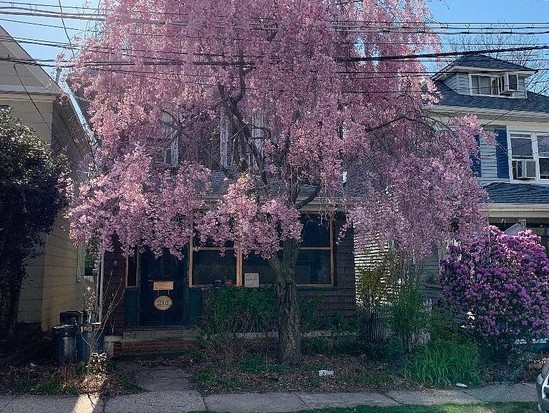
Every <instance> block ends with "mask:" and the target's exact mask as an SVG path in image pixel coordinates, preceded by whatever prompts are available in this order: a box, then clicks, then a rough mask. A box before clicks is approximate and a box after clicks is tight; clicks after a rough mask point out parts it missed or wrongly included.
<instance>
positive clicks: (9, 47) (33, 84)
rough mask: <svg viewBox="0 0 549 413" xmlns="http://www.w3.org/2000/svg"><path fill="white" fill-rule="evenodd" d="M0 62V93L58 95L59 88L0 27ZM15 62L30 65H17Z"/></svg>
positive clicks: (59, 92)
mask: <svg viewBox="0 0 549 413" xmlns="http://www.w3.org/2000/svg"><path fill="white" fill-rule="evenodd" d="M0 56H2V57H3V58H8V60H5V61H1V62H0V69H1V72H2V75H3V77H2V84H0V92H9V93H31V94H45V95H59V94H61V88H60V87H59V86H58V85H57V84H56V83H55V82H54V80H53V79H52V78H51V77H50V75H48V73H46V71H45V70H44V69H43V68H42V67H40V66H39V65H37V64H36V62H35V60H34V59H33V58H32V57H31V56H30V55H29V54H28V53H27V52H26V51H25V49H23V48H22V47H21V45H20V44H19V43H18V42H17V41H16V40H15V39H14V38H13V37H11V35H10V34H9V33H8V32H7V31H6V30H5V29H4V28H3V27H2V26H0ZM17 61H21V62H25V63H26V62H31V63H32V64H24V63H22V64H17V63H16V62H17Z"/></svg>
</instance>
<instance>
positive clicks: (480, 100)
mask: <svg viewBox="0 0 549 413" xmlns="http://www.w3.org/2000/svg"><path fill="white" fill-rule="evenodd" d="M435 85H436V87H437V89H438V91H439V92H440V93H441V94H442V97H441V99H440V101H439V102H438V105H441V106H456V107H464V108H480V109H495V110H505V111H513V112H539V113H549V96H545V95H540V94H538V93H534V92H527V94H526V99H521V98H507V97H498V96H480V95H462V94H459V93H457V92H456V91H454V90H452V89H450V88H449V87H448V86H446V84H444V82H441V81H437V82H435Z"/></svg>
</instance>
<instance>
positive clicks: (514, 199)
mask: <svg viewBox="0 0 549 413" xmlns="http://www.w3.org/2000/svg"><path fill="white" fill-rule="evenodd" d="M484 189H485V190H486V192H487V193H488V197H489V199H490V201H491V202H493V203H496V204H549V186H547V185H535V184H529V185H524V184H510V183H507V182H492V183H491V184H489V185H487V186H485V187H484Z"/></svg>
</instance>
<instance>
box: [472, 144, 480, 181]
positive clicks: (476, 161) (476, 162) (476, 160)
mask: <svg viewBox="0 0 549 413" xmlns="http://www.w3.org/2000/svg"><path fill="white" fill-rule="evenodd" d="M475 140H476V141H477V151H476V152H475V153H473V154H471V169H472V170H473V174H474V175H475V176H482V165H481V163H480V136H478V135H477V136H475Z"/></svg>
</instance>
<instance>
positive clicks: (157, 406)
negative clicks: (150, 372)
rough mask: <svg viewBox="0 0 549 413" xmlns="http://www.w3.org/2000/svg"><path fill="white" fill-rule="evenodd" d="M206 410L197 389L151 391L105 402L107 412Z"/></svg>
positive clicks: (144, 412) (139, 412)
mask: <svg viewBox="0 0 549 413" xmlns="http://www.w3.org/2000/svg"><path fill="white" fill-rule="evenodd" d="M199 410H206V406H205V405H204V400H203V399H202V396H201V395H200V394H199V393H198V392H196V391H151V392H145V393H139V394H131V395H127V396H118V397H115V398H113V399H111V400H109V401H107V402H105V413H158V412H178V413H181V412H189V411H199Z"/></svg>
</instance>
